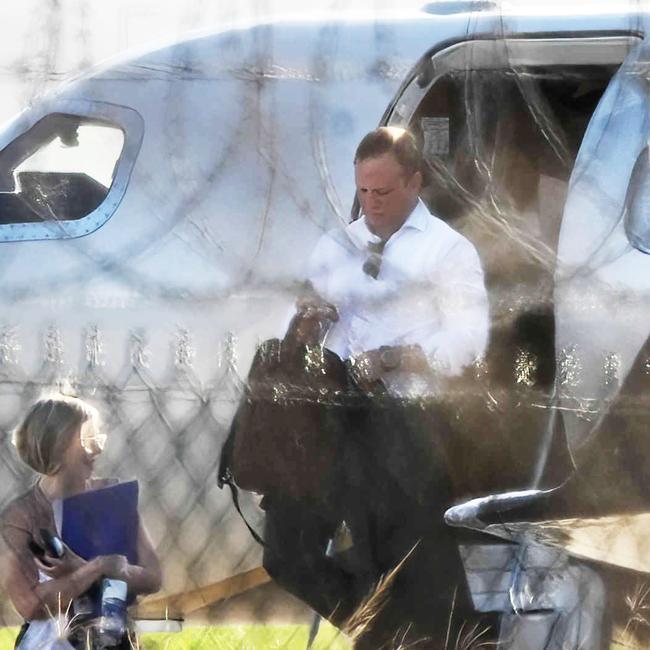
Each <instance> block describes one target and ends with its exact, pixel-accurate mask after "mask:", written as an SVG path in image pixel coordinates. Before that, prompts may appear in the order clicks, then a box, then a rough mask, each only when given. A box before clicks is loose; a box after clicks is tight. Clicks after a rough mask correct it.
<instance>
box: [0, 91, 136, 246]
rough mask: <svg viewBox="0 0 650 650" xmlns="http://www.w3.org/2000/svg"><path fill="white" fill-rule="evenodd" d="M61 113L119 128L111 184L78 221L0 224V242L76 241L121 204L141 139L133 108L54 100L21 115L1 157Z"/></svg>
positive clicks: (1, 146) (8, 134)
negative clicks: (120, 136)
mask: <svg viewBox="0 0 650 650" xmlns="http://www.w3.org/2000/svg"><path fill="white" fill-rule="evenodd" d="M54 113H61V114H65V115H72V116H76V117H80V118H82V119H84V118H87V119H91V120H92V119H97V120H101V121H104V122H106V123H107V125H112V126H114V127H116V128H119V129H120V130H121V131H122V133H123V137H124V142H123V144H122V151H121V153H120V156H119V158H118V159H117V162H116V164H115V174H114V176H113V182H112V183H111V186H110V187H109V189H108V193H107V194H106V196H105V197H104V200H103V201H102V202H101V203H100V204H99V205H98V206H97V208H95V209H94V210H93V211H92V212H90V213H89V214H87V215H86V216H85V217H81V218H80V219H57V220H51V221H43V222H38V223H34V222H25V223H9V224H0V242H19V241H42V240H59V239H75V238H78V237H84V236H85V235H89V234H91V233H93V232H95V231H96V230H98V229H99V228H101V227H102V226H103V225H104V224H105V223H106V222H107V221H108V220H109V219H110V218H111V217H112V216H113V214H114V213H115V211H116V210H117V208H118V206H119V205H120V203H121V202H122V199H123V198H124V195H125V193H126V189H127V186H128V184H129V181H130V178H131V174H132V172H133V169H134V167H135V162H136V159H137V157H138V154H139V152H140V148H141V146H142V140H143V138H144V119H143V118H142V116H141V115H140V113H138V112H137V111H136V110H134V109H133V108H129V107H127V106H122V105H119V104H111V103H108V102H98V101H94V100H81V99H55V100H53V101H51V102H46V103H44V104H42V105H40V106H38V107H37V108H36V109H35V110H30V111H28V112H27V113H26V114H24V115H21V116H20V117H19V118H18V120H17V122H16V123H15V124H14V128H12V129H10V130H9V131H8V132H5V138H4V139H3V140H4V141H2V142H0V154H1V153H2V151H4V149H5V148H6V147H7V146H9V145H10V144H11V143H12V142H14V141H15V140H16V139H17V138H20V137H22V136H23V135H25V134H26V133H27V132H28V131H29V130H30V129H31V128H32V127H34V126H35V125H36V124H37V123H38V122H39V121H41V120H42V119H44V118H46V117H47V116H48V115H52V114H54Z"/></svg>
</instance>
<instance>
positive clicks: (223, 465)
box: [217, 414, 266, 547]
mask: <svg viewBox="0 0 650 650" xmlns="http://www.w3.org/2000/svg"><path fill="white" fill-rule="evenodd" d="M236 420H237V414H235V418H234V419H233V424H232V426H231V427H230V431H229V433H228V437H227V438H226V442H224V443H223V447H222V448H221V459H220V460H219V470H218V473H217V486H218V487H219V489H220V490H223V486H224V485H227V486H228V487H229V488H230V495H231V497H232V503H233V505H234V506H235V510H237V512H238V513H239V516H240V517H241V518H242V521H243V522H244V524H246V528H248V530H249V532H250V534H251V535H252V536H253V539H254V540H255V541H256V542H257V543H258V544H260V545H261V546H263V547H266V544H265V543H264V540H263V539H262V538H261V537H260V536H259V535H258V533H257V532H256V531H255V529H254V528H253V527H252V526H251V525H250V524H249V523H248V521H247V520H246V517H244V513H243V512H242V509H241V506H240V505H239V489H238V488H237V485H235V480H234V478H233V475H232V471H231V469H230V466H231V462H232V452H233V447H234V445H235V429H236V427H235V422H236Z"/></svg>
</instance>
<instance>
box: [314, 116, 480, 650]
mask: <svg viewBox="0 0 650 650" xmlns="http://www.w3.org/2000/svg"><path fill="white" fill-rule="evenodd" d="M354 166H355V180H356V186H357V195H358V198H359V202H360V205H361V213H362V216H361V217H360V218H359V219H358V220H356V221H354V222H353V223H351V224H350V225H349V226H348V227H347V228H346V229H345V230H338V231H334V232H330V233H327V234H326V235H324V236H323V237H321V239H320V240H319V242H318V244H317V246H316V248H315V250H314V252H313V254H312V257H311V260H310V265H309V271H308V277H309V280H310V281H311V284H312V285H313V288H314V289H315V291H316V293H317V294H318V296H319V297H320V299H322V300H323V301H325V302H326V303H329V304H330V305H333V306H334V307H335V308H336V311H337V312H338V321H336V322H335V323H333V325H332V327H331V329H330V330H329V333H328V335H327V337H326V338H325V343H324V344H325V346H326V347H327V348H329V349H330V350H332V351H334V352H336V353H337V354H338V355H339V356H340V357H341V358H342V359H344V360H348V361H349V364H350V366H351V368H352V371H353V375H354V377H355V379H356V380H357V382H358V383H359V384H360V385H361V387H362V388H363V387H364V386H366V387H371V386H372V391H367V392H368V393H369V394H371V395H372V396H373V397H370V398H369V399H368V405H367V407H366V409H365V416H364V420H363V422H362V424H361V425H360V427H359V431H357V432H355V431H351V432H350V441H349V445H348V447H354V448H357V449H358V454H357V456H356V458H357V459H358V461H357V463H356V465H355V470H353V474H354V472H356V473H357V474H359V472H360V473H361V476H359V475H352V476H351V478H350V479H349V480H345V481H344V483H345V485H346V487H344V488H343V490H342V492H343V494H344V495H345V498H344V499H343V500H344V501H346V502H347V503H348V504H354V503H357V504H360V507H359V508H358V510H357V515H356V516H355V515H353V514H350V512H351V511H352V510H353V507H352V506H350V507H349V508H348V514H347V515H346V516H347V517H350V518H352V519H354V520H353V521H352V522H351V523H350V522H349V521H348V523H350V527H351V530H352V537H353V539H354V542H355V545H358V546H359V547H360V550H361V548H363V549H366V550H365V551H363V555H364V556H368V557H369V558H370V560H371V562H372V563H373V567H374V568H372V569H370V571H369V570H368V568H367V566H365V567H362V568H361V569H360V571H365V575H366V576H367V575H368V573H370V574H374V577H375V579H378V578H379V576H381V575H385V574H386V573H387V572H389V571H390V570H391V569H393V568H394V567H395V566H396V565H398V564H399V562H400V561H401V560H402V559H404V557H405V556H407V555H408V554H409V551H411V550H412V549H413V548H414V546H417V548H416V550H415V551H414V552H413V553H412V554H411V555H409V559H408V561H407V562H405V564H404V565H403V567H402V568H401V569H400V571H399V573H398V575H397V577H396V578H395V581H394V583H393V584H392V585H391V587H390V590H389V592H390V593H389V596H388V598H387V601H386V604H385V605H384V608H383V609H382V611H381V612H380V613H379V615H378V616H377V619H376V621H375V623H374V627H372V626H371V629H370V631H369V632H368V633H366V634H365V635H364V638H363V640H362V641H360V642H358V643H357V646H355V647H359V648H366V647H367V648H378V647H383V644H384V643H385V642H386V640H387V639H388V638H390V637H391V636H393V635H398V637H399V635H401V634H405V635H406V639H407V640H408V641H409V643H412V642H417V641H419V640H420V639H424V638H427V639H428V641H426V643H425V646H424V647H436V648H437V647H443V646H444V642H445V637H446V635H448V634H449V633H450V630H453V629H454V628H455V624H454V625H452V626H451V627H450V624H449V621H450V612H451V608H452V603H454V605H453V607H454V608H455V613H454V623H462V621H463V617H464V616H469V615H471V612H470V609H469V598H468V595H467V592H466V586H465V579H464V572H463V570H462V566H461V562H460V557H459V554H458V549H457V545H456V541H455V538H454V536H453V534H452V533H451V531H449V529H447V528H446V527H445V524H444V521H443V513H444V510H445V509H446V508H447V507H448V506H449V505H451V501H452V498H453V497H452V493H451V487H450V481H449V477H448V468H447V463H446V458H445V450H444V448H445V439H446V438H447V437H448V436H449V435H450V432H449V427H448V426H447V423H446V421H445V418H444V417H442V416H441V415H440V414H439V413H438V412H437V409H436V406H435V403H433V402H431V400H429V402H428V406H427V408H422V404H423V403H422V401H421V400H418V399H410V398H416V397H422V396H424V395H434V396H435V395H436V394H438V393H439V392H440V390H439V388H440V386H439V378H440V377H441V376H442V375H453V374H459V373H460V372H461V371H462V369H463V368H464V367H466V366H467V365H469V364H471V363H472V362H474V361H476V360H477V359H479V358H480V357H481V356H482V354H483V353H484V350H485V346H486V343H487V337H488V302H487V294H486V290H485V285H484V280H483V271H482V268H481V263H480V260H479V257H478V255H477V253H476V250H475V249H474V247H473V245H472V244H471V243H470V242H469V241H468V240H467V239H465V238H464V237H463V236H462V235H460V234H459V233H457V232H456V231H454V230H453V229H452V228H450V227H449V226H448V225H447V224H445V223H444V222H442V221H441V220H440V219H437V218H436V217H434V216H432V215H431V214H430V213H429V212H428V210H427V209H426V207H425V206H424V204H423V203H422V202H421V201H420V199H419V194H420V190H421V188H422V182H423V171H422V170H423V165H422V159H421V154H420V152H419V150H418V147H417V144H416V141H415V138H414V137H413V136H412V135H411V134H410V133H408V132H407V131H405V130H404V129H396V128H390V127H383V128H380V129H377V130H375V131H373V132H371V133H369V134H368V135H367V136H366V137H365V138H364V139H363V140H362V141H361V143H360V144H359V147H358V149H357V153H356V156H355V164H354ZM378 382H381V384H383V386H384V387H385V389H386V390H385V391H382V390H380V391H379V393H380V395H379V396H378V393H377V386H378ZM357 434H358V435H357ZM353 453H354V452H353ZM359 468H361V469H359ZM450 638H451V637H450ZM453 638H454V639H455V638H456V637H455V636H454V637H453Z"/></svg>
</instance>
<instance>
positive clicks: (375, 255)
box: [363, 239, 386, 280]
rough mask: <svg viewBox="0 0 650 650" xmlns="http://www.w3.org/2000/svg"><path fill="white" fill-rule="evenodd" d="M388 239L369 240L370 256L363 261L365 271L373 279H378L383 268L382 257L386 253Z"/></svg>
mask: <svg viewBox="0 0 650 650" xmlns="http://www.w3.org/2000/svg"><path fill="white" fill-rule="evenodd" d="M385 246H386V241H385V240H383V239H380V240H379V241H378V242H371V241H369V242H368V253H369V255H368V258H367V259H366V261H365V262H364V263H363V272H364V273H365V274H366V275H369V276H370V277H371V278H373V279H375V280H376V279H377V276H378V275H379V269H380V268H381V257H382V255H383V253H384V247H385Z"/></svg>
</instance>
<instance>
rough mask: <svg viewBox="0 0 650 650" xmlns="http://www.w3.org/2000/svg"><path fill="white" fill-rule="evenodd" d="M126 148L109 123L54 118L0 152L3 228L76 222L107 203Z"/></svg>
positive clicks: (41, 122)
mask: <svg viewBox="0 0 650 650" xmlns="http://www.w3.org/2000/svg"><path fill="white" fill-rule="evenodd" d="M123 145H124V134H123V132H122V130H121V129H120V128H119V127H117V126H115V125H113V124H110V123H108V122H105V121H102V120H97V119H91V118H86V117H79V116H75V115H65V114H61V113H54V114H51V115H48V116H46V117H44V118H43V119H41V120H39V121H38V122H37V123H36V124H35V125H34V126H33V127H32V128H31V129H29V130H28V131H27V132H26V133H24V134H23V135H22V136H20V137H18V138H17V139H16V140H14V141H13V142H12V143H10V144H9V145H8V146H7V147H5V149H4V150H3V151H2V152H0V224H19V223H38V222H48V221H75V220H78V219H82V218H84V217H85V216H87V215H89V214H90V213H91V212H93V211H94V210H95V209H97V207H99V205H100V204H101V203H102V202H103V201H104V199H105V198H106V196H107V194H108V191H109V189H110V187H111V184H112V182H113V178H114V175H115V169H116V164H117V162H118V160H119V158H120V154H121V152H122V148H123Z"/></svg>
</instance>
